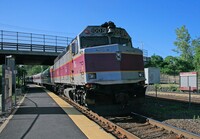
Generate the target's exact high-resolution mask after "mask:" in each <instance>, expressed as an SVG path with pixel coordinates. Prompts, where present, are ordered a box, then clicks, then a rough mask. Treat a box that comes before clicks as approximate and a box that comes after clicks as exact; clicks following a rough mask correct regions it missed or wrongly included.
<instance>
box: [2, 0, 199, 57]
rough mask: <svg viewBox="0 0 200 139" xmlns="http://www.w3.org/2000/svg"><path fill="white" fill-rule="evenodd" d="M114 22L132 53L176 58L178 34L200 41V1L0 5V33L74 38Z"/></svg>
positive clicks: (15, 1) (65, 0)
mask: <svg viewBox="0 0 200 139" xmlns="http://www.w3.org/2000/svg"><path fill="white" fill-rule="evenodd" d="M107 21H113V22H114V23H115V24H116V26H118V27H122V28H125V29H126V30H127V32H128V33H129V35H130V36H131V37H132V42H133V46H134V47H139V48H141V49H145V50H147V51H148V56H151V55H153V54H156V55H160V56H162V57H163V58H165V57H166V56H169V55H172V56H178V54H176V53H175V52H173V51H172V49H175V48H176V46H174V44H173V43H174V41H175V40H176V34H175V29H177V28H180V27H181V26H183V25H185V26H186V28H187V29H188V31H189V33H190V35H191V37H192V38H197V37H200V0H0V30H9V31H19V32H28V33H29V32H31V33H42V34H47V35H58V36H66V37H72V38H74V37H75V36H76V35H78V34H79V33H80V32H81V31H82V30H83V29H84V28H85V27H86V26H88V25H101V24H103V23H105V22H107Z"/></svg>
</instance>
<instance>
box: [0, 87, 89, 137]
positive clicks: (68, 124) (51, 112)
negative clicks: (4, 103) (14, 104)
mask: <svg viewBox="0 0 200 139" xmlns="http://www.w3.org/2000/svg"><path fill="white" fill-rule="evenodd" d="M86 138H87V137H86V136H85V135H84V134H83V133H82V131H81V130H80V129H79V128H78V127H77V126H76V125H75V124H74V122H73V121H72V120H71V119H70V118H69V117H68V115H67V114H66V113H65V112H64V111H63V110H62V108H60V107H59V106H58V105H57V104H56V103H55V102H54V100H53V99H51V98H50V96H49V95H48V94H47V93H45V92H44V91H43V89H42V88H38V87H34V86H32V87H31V86H30V89H29V93H28V94H27V96H26V98H25V100H24V102H23V103H22V105H21V106H20V108H19V109H18V110H17V112H16V113H15V114H14V116H13V118H12V119H11V120H10V121H9V123H8V124H7V126H6V127H5V128H4V130H3V131H2V133H1V134H0V139H86Z"/></svg>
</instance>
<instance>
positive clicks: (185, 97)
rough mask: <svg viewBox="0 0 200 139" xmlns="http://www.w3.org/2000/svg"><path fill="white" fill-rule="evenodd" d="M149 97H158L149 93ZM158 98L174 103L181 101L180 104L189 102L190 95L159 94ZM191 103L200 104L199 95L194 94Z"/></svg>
mask: <svg viewBox="0 0 200 139" xmlns="http://www.w3.org/2000/svg"><path fill="white" fill-rule="evenodd" d="M146 96H147V97H149V96H150V97H156V94H155V93H147V95H146ZM157 97H158V98H162V99H169V100H174V101H179V102H185V103H188V102H189V94H184V93H165V92H163V93H158V95H157ZM191 103H193V104H200V95H199V94H195V95H194V94H192V96H191Z"/></svg>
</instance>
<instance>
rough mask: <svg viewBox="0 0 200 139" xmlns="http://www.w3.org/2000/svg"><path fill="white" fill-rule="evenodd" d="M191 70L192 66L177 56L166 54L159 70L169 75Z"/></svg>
mask: <svg viewBox="0 0 200 139" xmlns="http://www.w3.org/2000/svg"><path fill="white" fill-rule="evenodd" d="M191 70H193V66H192V65H191V64H189V63H188V62H187V61H185V60H182V59H180V58H178V57H173V56H167V57H166V58H165V59H164V62H163V67H162V68H161V72H162V73H165V74H169V75H178V74H179V73H180V72H187V71H191Z"/></svg>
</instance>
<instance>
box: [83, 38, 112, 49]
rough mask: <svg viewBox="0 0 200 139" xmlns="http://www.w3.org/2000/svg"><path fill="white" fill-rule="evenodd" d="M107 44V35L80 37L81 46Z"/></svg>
mask: <svg viewBox="0 0 200 139" xmlns="http://www.w3.org/2000/svg"><path fill="white" fill-rule="evenodd" d="M106 44H109V41H108V37H107V36H87V37H81V46H82V48H87V47H93V46H99V45H106Z"/></svg>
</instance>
